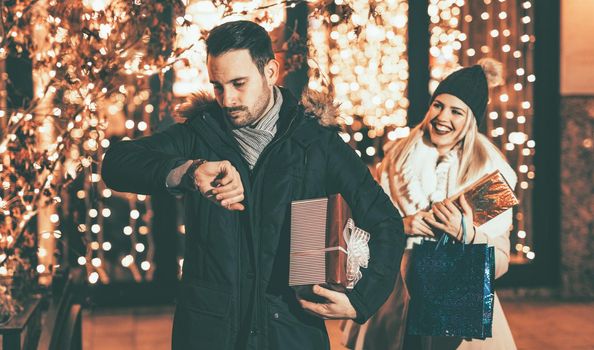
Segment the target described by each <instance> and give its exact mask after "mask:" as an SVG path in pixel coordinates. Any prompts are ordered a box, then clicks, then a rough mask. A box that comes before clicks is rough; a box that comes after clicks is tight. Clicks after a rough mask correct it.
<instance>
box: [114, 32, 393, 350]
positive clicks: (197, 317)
mask: <svg viewBox="0 0 594 350" xmlns="http://www.w3.org/2000/svg"><path fill="white" fill-rule="evenodd" d="M206 44H207V54H208V59H207V65H208V74H209V77H210V80H211V83H212V84H213V86H214V92H215V101H213V100H208V98H206V97H205V96H204V95H202V96H201V97H200V98H196V99H195V100H194V101H193V103H192V104H190V105H189V106H187V108H185V109H184V112H183V114H184V115H185V116H186V117H187V121H186V122H185V123H183V124H176V125H173V126H172V127H170V128H169V129H167V130H165V131H164V132H162V133H157V134H154V135H152V136H149V137H145V138H141V139H139V140H136V141H124V142H119V143H116V144H114V145H113V146H112V147H111V148H110V149H109V151H108V152H107V154H106V156H105V159H104V161H103V178H104V180H105V182H106V183H107V184H108V186H110V187H112V188H114V189H115V190H119V191H128V192H136V193H148V194H150V193H151V192H153V191H157V190H159V189H162V188H163V187H165V186H167V187H168V188H169V190H170V191H172V192H183V193H185V208H186V213H185V214H186V232H187V235H186V239H187V241H186V252H185V260H184V268H183V278H182V282H181V287H180V295H179V300H178V305H177V308H176V313H175V319H174V325H173V348H174V349H209V350H211V349H217V350H218V349H232V348H239V349H258V350H260V349H282V350H291V349H329V341H328V336H327V333H326V329H325V326H324V318H341V319H348V318H351V319H355V320H356V321H357V322H360V323H362V322H364V321H365V320H367V319H368V318H369V317H370V316H371V315H372V314H373V313H374V312H375V311H376V310H377V309H378V308H379V307H380V306H381V305H382V304H383V302H384V301H385V300H386V298H387V297H388V295H389V294H390V292H391V290H392V288H393V286H394V280H395V275H396V272H397V270H398V268H399V265H400V259H401V256H402V252H403V249H404V235H403V228H402V220H401V218H400V216H399V215H398V213H397V212H396V210H395V209H394V207H393V205H392V204H391V202H390V200H389V198H388V197H387V196H386V195H385V194H384V192H383V191H382V189H381V188H380V187H379V186H378V185H377V184H376V183H375V182H374V180H373V179H372V177H371V175H370V174H369V171H368V170H367V167H366V166H365V165H364V164H363V163H362V162H361V160H360V159H359V158H358V157H357V155H356V154H355V152H354V151H353V150H352V149H351V148H350V147H349V146H348V145H346V144H345V143H344V142H343V141H342V139H341V138H340V137H339V136H338V134H337V132H336V131H337V128H336V122H335V119H334V117H335V116H334V115H333V114H332V112H333V111H334V110H335V109H334V107H333V106H332V103H331V101H326V102H325V103H321V104H320V103H317V104H316V101H314V99H313V98H311V96H310V98H309V99H307V98H306V101H305V102H306V103H305V104H299V103H298V102H297V101H296V100H295V98H293V97H292V96H291V94H290V93H289V92H288V91H286V90H284V89H282V88H279V87H277V86H275V83H276V81H277V79H278V74H279V73H278V72H279V64H278V62H277V61H276V60H275V59H274V53H273V51H272V45H271V40H270V37H269V36H268V34H267V33H266V31H265V30H264V29H263V28H262V27H260V26H258V25H257V24H255V23H252V22H249V21H237V22H230V23H226V24H223V25H220V26H218V27H216V28H214V29H213V30H212V31H211V33H210V35H209V37H208V39H207V41H206ZM335 193H341V194H342V195H343V197H344V198H345V199H346V201H347V202H348V203H349V205H350V206H351V209H352V211H353V216H354V220H355V222H356V223H357V226H359V227H361V228H362V229H364V230H366V231H368V232H369V233H370V234H371V239H370V242H369V246H370V255H371V259H370V261H369V266H368V268H367V269H364V270H363V278H362V279H361V280H360V281H359V282H358V284H357V285H356V287H355V288H354V289H353V290H352V291H350V292H349V293H348V294H343V293H339V292H334V291H330V290H327V289H324V288H322V287H320V286H316V287H315V288H314V291H315V292H316V293H317V294H319V295H320V296H322V297H324V298H326V300H328V302H327V303H325V304H317V303H313V302H309V301H305V300H298V299H297V298H296V296H295V293H294V292H293V290H292V289H291V288H290V287H289V286H288V264H289V232H290V227H289V221H290V220H289V215H288V213H289V208H290V203H291V201H294V200H298V199H306V198H320V197H327V196H329V195H330V194H335Z"/></svg>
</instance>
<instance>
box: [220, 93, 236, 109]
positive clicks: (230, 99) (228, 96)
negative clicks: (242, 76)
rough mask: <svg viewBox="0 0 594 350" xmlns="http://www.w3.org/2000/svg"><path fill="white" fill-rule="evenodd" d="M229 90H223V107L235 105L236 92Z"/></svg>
mask: <svg viewBox="0 0 594 350" xmlns="http://www.w3.org/2000/svg"><path fill="white" fill-rule="evenodd" d="M231 90H232V89H229V90H228V91H225V92H223V107H235V106H237V94H236V93H235V92H234V91H231Z"/></svg>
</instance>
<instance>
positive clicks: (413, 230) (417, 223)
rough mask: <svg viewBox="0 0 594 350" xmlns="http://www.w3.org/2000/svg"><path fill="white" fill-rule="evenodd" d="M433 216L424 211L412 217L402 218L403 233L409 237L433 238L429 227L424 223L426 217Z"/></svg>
mask: <svg viewBox="0 0 594 350" xmlns="http://www.w3.org/2000/svg"><path fill="white" fill-rule="evenodd" d="M430 215H433V214H431V213H429V212H426V211H419V212H417V213H416V214H414V215H409V216H405V217H404V218H402V222H403V224H404V233H405V234H406V235H409V236H424V237H435V235H434V234H433V231H432V230H431V227H430V226H429V224H427V222H426V221H425V217H426V216H430Z"/></svg>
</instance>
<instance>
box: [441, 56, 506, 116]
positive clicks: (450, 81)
mask: <svg viewBox="0 0 594 350" xmlns="http://www.w3.org/2000/svg"><path fill="white" fill-rule="evenodd" d="M503 82H504V80H503V65H502V64H501V62H499V61H497V60H495V59H492V58H483V59H481V60H479V61H478V64H477V65H474V66H472V67H465V68H462V69H460V70H457V71H455V72H454V73H452V74H450V75H448V76H447V77H446V78H445V79H444V80H442V81H441V82H440V83H439V85H438V86H437V89H435V92H434V93H433V96H432V97H431V102H432V103H433V100H435V98H436V97H437V96H439V95H441V94H450V95H454V96H456V97H458V98H459V99H461V100H462V101H464V103H466V104H467V105H468V107H470V109H471V110H472V113H473V114H474V117H475V118H476V122H477V125H480V124H481V122H482V121H483V120H484V118H485V111H486V109H487V102H488V101H489V88H490V87H494V86H498V85H502V84H503Z"/></svg>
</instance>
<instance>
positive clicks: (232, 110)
mask: <svg viewBox="0 0 594 350" xmlns="http://www.w3.org/2000/svg"><path fill="white" fill-rule="evenodd" d="M270 98H271V94H270V92H269V91H268V90H265V92H264V93H263V94H262V95H261V96H260V98H259V99H258V100H257V101H256V104H255V105H254V112H255V113H256V114H252V112H250V110H249V108H248V107H247V106H234V107H224V108H223V112H224V113H225V116H226V117H227V120H229V123H231V125H232V126H233V128H235V129H239V128H243V127H246V126H249V125H252V124H254V123H255V122H257V121H258V120H259V119H260V118H261V117H262V116H263V114H264V112H265V111H266V107H268V103H269V101H270Z"/></svg>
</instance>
